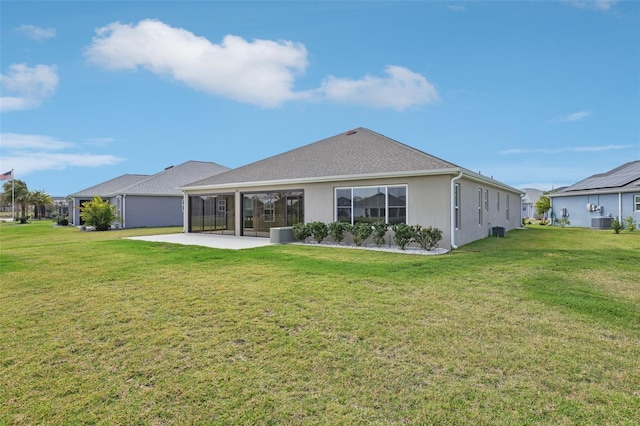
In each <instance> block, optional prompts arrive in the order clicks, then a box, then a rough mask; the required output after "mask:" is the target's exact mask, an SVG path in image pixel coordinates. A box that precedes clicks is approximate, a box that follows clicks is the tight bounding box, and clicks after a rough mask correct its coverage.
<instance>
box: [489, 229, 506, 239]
mask: <svg viewBox="0 0 640 426" xmlns="http://www.w3.org/2000/svg"><path fill="white" fill-rule="evenodd" d="M491 235H493V236H494V237H500V238H504V226H494V227H493V228H491Z"/></svg>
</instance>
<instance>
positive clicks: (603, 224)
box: [591, 217, 612, 229]
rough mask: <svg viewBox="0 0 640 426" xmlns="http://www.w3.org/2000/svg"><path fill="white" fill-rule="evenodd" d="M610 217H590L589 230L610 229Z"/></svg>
mask: <svg viewBox="0 0 640 426" xmlns="http://www.w3.org/2000/svg"><path fill="white" fill-rule="evenodd" d="M611 219H612V218H610V217H592V218H591V228H592V229H611Z"/></svg>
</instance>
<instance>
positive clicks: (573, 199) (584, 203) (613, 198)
mask: <svg viewBox="0 0 640 426" xmlns="http://www.w3.org/2000/svg"><path fill="white" fill-rule="evenodd" d="M549 197H551V206H552V211H553V214H554V216H555V219H556V220H558V219H560V218H562V217H566V218H567V219H568V220H569V222H570V223H571V226H579V227H586V228H605V229H608V228H610V227H611V219H613V218H618V219H619V220H624V219H625V218H627V217H629V216H631V217H633V218H635V220H636V221H640V160H639V161H632V162H629V163H626V164H623V165H622V166H620V167H617V168H615V169H613V170H610V171H608V172H606V173H601V174H596V175H593V176H591V177H588V178H586V179H584V180H581V181H580V182H578V183H575V184H573V185H571V186H568V187H566V188H564V189H562V190H559V191H557V192H555V193H552V194H549Z"/></svg>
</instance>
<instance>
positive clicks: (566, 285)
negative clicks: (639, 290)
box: [522, 273, 640, 332]
mask: <svg viewBox="0 0 640 426" xmlns="http://www.w3.org/2000/svg"><path fill="white" fill-rule="evenodd" d="M522 284H523V287H524V289H525V292H526V293H527V294H528V295H529V296H530V297H531V298H532V299H534V300H536V301H539V302H541V303H544V304H545V305H548V306H552V307H557V308H560V309H561V310H563V311H564V312H567V313H570V314H576V315H579V316H581V317H584V318H588V319H589V320H590V321H593V322H595V323H606V324H607V325H611V326H615V327H621V328H625V329H628V330H630V331H636V332H637V331H640V308H639V307H638V306H636V305H634V304H633V303H632V302H630V301H628V300H625V299H621V298H617V297H615V296H613V295H611V294H608V293H605V292H604V291H601V290H598V289H596V288H590V287H588V286H587V285H585V284H584V283H581V282H571V281H562V282H559V281H558V276H556V275H554V274H548V273H541V274H538V275H536V276H534V277H530V278H527V279H525V280H524V282H523V283H522Z"/></svg>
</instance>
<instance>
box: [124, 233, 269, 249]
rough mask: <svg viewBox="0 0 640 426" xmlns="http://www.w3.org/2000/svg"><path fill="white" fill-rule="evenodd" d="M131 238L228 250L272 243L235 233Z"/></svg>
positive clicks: (133, 238)
mask: <svg viewBox="0 0 640 426" xmlns="http://www.w3.org/2000/svg"><path fill="white" fill-rule="evenodd" d="M127 239H129V240H142V241H154V242H159V243H171V244H184V245H192V246H203V247H211V248H219V249H228V250H242V249H248V248H256V247H264V246H268V245H271V242H270V241H269V238H259V237H236V236H234V235H219V234H196V233H193V234H192V233H188V234H184V233H181V234H165V235H147V236H143V237H128V238H127Z"/></svg>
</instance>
